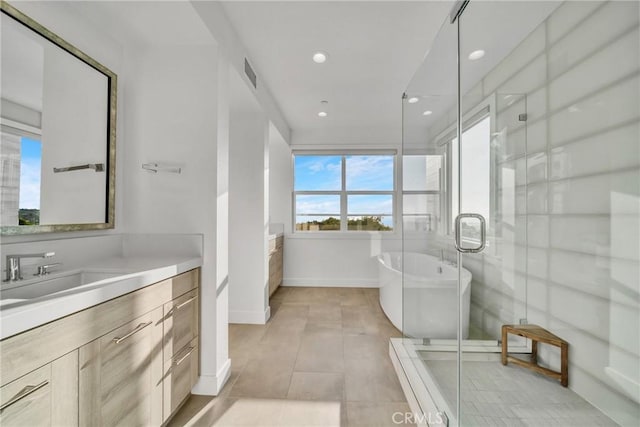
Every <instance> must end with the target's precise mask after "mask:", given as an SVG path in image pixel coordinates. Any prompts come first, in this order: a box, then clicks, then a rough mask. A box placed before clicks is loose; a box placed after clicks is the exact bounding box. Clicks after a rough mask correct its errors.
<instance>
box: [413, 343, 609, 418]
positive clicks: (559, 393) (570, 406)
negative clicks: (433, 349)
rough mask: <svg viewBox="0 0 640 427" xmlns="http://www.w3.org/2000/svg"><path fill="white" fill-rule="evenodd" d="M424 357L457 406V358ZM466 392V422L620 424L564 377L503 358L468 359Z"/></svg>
mask: <svg viewBox="0 0 640 427" xmlns="http://www.w3.org/2000/svg"><path fill="white" fill-rule="evenodd" d="M454 357H455V355H454ZM426 359H430V358H428V357H427V358H426ZM424 363H425V365H426V366H427V368H428V369H429V370H430V372H431V374H432V375H433V377H434V379H435V380H436V382H437V383H438V384H439V385H440V388H441V392H442V393H443V394H444V398H445V399H446V400H447V402H448V403H449V405H450V407H451V408H455V402H456V388H455V384H456V361H455V359H453V360H424ZM569 380H571V378H569ZM461 393H462V397H461V400H462V425H463V426H464V425H470V426H509V427H511V426H615V425H617V424H616V423H615V422H613V420H611V419H610V418H608V417H607V416H606V415H604V414H603V413H602V412H600V411H599V410H598V409H597V408H595V407H594V406H593V405H591V404H589V403H588V402H587V401H586V400H584V399H583V398H581V397H580V396H578V395H577V394H576V393H574V392H573V391H571V390H570V389H568V388H564V387H562V386H560V384H559V382H558V381H554V380H552V379H550V378H547V377H544V376H542V375H539V374H536V373H534V372H531V371H529V370H528V369H524V368H521V367H518V366H514V365H507V366H503V365H502V364H501V363H500V362H499V361H464V362H463V365H462V392H461Z"/></svg>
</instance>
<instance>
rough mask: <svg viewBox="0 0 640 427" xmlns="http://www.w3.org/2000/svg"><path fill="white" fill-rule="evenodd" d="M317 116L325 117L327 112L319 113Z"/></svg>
mask: <svg viewBox="0 0 640 427" xmlns="http://www.w3.org/2000/svg"><path fill="white" fill-rule="evenodd" d="M318 116H320V117H327V112H326V111H320V112H319V113H318Z"/></svg>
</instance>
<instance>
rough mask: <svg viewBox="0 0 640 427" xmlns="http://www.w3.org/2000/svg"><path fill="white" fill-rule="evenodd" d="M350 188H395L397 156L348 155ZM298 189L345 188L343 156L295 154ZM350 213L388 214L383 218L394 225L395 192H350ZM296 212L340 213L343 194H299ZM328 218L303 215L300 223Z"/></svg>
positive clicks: (324, 189)
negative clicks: (389, 193)
mask: <svg viewBox="0 0 640 427" xmlns="http://www.w3.org/2000/svg"><path fill="white" fill-rule="evenodd" d="M345 160H346V165H345V166H346V171H345V178H346V180H345V181H346V189H347V191H392V190H393V156H380V155H378V156H346V157H345ZM294 169H295V184H294V187H295V189H296V191H340V190H341V189H342V156H305V155H302V156H301V155H298V156H296V157H295V166H294ZM347 211H348V214H349V215H353V216H359V215H380V214H387V215H389V217H388V218H385V220H384V221H383V222H384V223H385V224H387V225H391V222H392V220H391V217H390V216H391V214H392V212H393V197H392V196H391V195H349V196H348V200H347ZM296 212H297V213H299V214H327V215H330V216H334V217H339V216H340V196H339V195H298V196H297V198H296ZM325 218H326V217H306V216H305V217H303V216H299V217H298V218H297V220H296V221H297V222H301V221H312V220H319V221H321V220H323V219H325Z"/></svg>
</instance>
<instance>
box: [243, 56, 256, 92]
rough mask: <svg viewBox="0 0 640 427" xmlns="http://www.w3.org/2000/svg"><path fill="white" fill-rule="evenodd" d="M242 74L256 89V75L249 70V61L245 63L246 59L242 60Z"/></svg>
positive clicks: (251, 69)
mask: <svg viewBox="0 0 640 427" xmlns="http://www.w3.org/2000/svg"><path fill="white" fill-rule="evenodd" d="M244 73H245V74H246V75H247V77H248V78H249V80H251V83H252V84H253V87H254V88H256V89H257V88H258V85H257V78H256V73H255V71H253V68H251V65H249V61H247V58H244Z"/></svg>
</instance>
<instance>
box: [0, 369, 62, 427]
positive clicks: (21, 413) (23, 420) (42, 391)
mask: <svg viewBox="0 0 640 427" xmlns="http://www.w3.org/2000/svg"><path fill="white" fill-rule="evenodd" d="M51 395H52V393H51V364H48V365H45V366H43V367H42V368H39V369H36V370H35V371H33V372H30V373H28V374H27V375H25V376H23V377H21V378H18V379H17V380H15V381H13V382H12V383H9V384H7V385H5V386H4V387H2V388H1V389H0V408H2V409H1V410H0V424H1V425H3V426H14V425H15V426H43V425H46V426H49V425H51V419H52V416H51V415H52V414H51Z"/></svg>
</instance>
